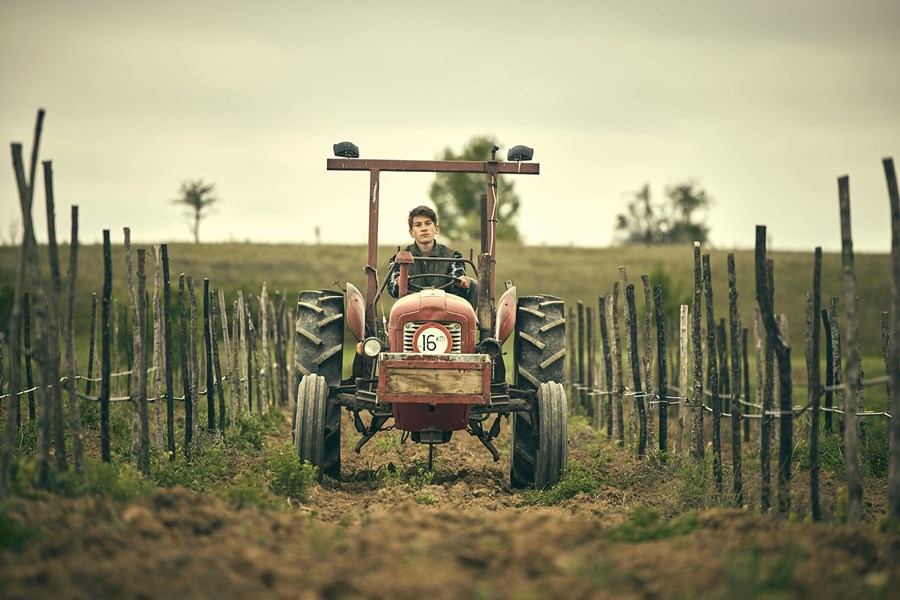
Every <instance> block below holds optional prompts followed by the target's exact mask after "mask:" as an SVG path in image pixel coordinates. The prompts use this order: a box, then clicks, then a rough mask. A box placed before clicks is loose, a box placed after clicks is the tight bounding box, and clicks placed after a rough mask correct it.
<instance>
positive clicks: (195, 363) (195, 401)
mask: <svg viewBox="0 0 900 600" xmlns="http://www.w3.org/2000/svg"><path fill="white" fill-rule="evenodd" d="M187 286H188V293H189V294H190V297H191V323H190V327H191V336H190V338H189V342H190V353H191V399H192V402H191V414H192V418H191V424H192V425H193V427H194V452H195V454H196V455H197V456H199V455H200V453H201V451H202V449H203V448H202V446H203V439H202V437H201V435H200V433H201V432H200V387H199V386H200V355H199V354H198V352H197V293H196V292H195V290H194V278H193V277H191V276H190V275H188V276H187Z"/></svg>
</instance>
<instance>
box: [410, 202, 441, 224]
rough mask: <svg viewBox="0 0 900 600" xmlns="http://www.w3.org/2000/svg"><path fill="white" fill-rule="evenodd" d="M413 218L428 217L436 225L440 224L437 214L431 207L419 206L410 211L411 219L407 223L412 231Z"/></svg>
mask: <svg viewBox="0 0 900 600" xmlns="http://www.w3.org/2000/svg"><path fill="white" fill-rule="evenodd" d="M413 217H428V218H429V219H431V220H432V222H433V223H434V224H435V225H437V224H438V220H437V213H436V212H434V209H433V208H431V207H430V206H424V205H423V206H417V207H415V208H414V209H412V210H411V211H409V219H407V221H408V222H409V228H410V229H412V222H413Z"/></svg>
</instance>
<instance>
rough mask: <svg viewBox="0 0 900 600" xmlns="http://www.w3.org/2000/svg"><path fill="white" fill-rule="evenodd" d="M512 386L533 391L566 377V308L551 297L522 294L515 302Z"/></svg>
mask: <svg viewBox="0 0 900 600" xmlns="http://www.w3.org/2000/svg"><path fill="white" fill-rule="evenodd" d="M514 346H515V358H516V387H517V388H519V389H523V390H536V389H538V388H539V387H540V385H541V384H542V383H546V382H548V381H556V382H559V383H563V382H564V381H565V380H566V361H565V358H566V308H565V303H564V302H563V301H562V300H560V299H559V298H557V297H555V296H523V297H522V298H519V301H518V303H517V304H516V339H515V344H514Z"/></svg>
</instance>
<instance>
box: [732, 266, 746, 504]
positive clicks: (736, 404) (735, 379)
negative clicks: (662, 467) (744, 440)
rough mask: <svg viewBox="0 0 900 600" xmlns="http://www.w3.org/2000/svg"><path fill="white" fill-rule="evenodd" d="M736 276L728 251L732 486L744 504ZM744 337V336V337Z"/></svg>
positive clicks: (738, 499)
mask: <svg viewBox="0 0 900 600" xmlns="http://www.w3.org/2000/svg"><path fill="white" fill-rule="evenodd" d="M737 299H738V292H737V277H736V275H735V268H734V254H733V253H731V252H729V253H728V325H729V330H730V336H729V337H730V338H731V386H730V387H731V464H732V469H733V471H734V473H733V481H734V486H733V488H732V491H733V492H734V505H735V506H736V507H738V508H740V507H742V506H743V505H744V475H743V465H742V457H741V413H742V406H741V355H740V348H739V346H738V337H739V334H740V329H741V322H740V321H741V319H740V315H738V308H737ZM745 339H746V338H745Z"/></svg>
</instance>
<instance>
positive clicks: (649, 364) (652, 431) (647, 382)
mask: <svg viewBox="0 0 900 600" xmlns="http://www.w3.org/2000/svg"><path fill="white" fill-rule="evenodd" d="M641 284H642V285H643V287H644V356H643V361H644V362H643V367H644V369H643V377H644V390H646V394H647V446H648V447H649V449H650V451H651V452H652V451H653V450H654V449H656V448H657V445H656V424H655V421H656V417H655V415H654V414H653V410H652V409H653V407H652V405H651V404H650V399H651V398H652V397H653V396H652V392H651V390H652V389H654V386H653V307H652V305H651V304H650V298H651V293H652V292H651V291H650V277H648V276H647V275H641ZM663 337H665V333H663ZM657 400H658V399H657Z"/></svg>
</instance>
